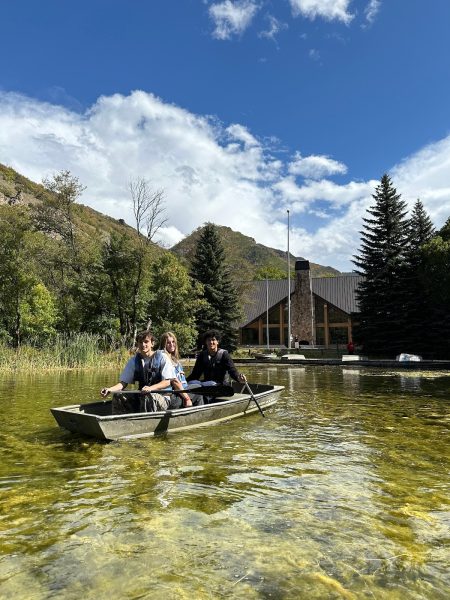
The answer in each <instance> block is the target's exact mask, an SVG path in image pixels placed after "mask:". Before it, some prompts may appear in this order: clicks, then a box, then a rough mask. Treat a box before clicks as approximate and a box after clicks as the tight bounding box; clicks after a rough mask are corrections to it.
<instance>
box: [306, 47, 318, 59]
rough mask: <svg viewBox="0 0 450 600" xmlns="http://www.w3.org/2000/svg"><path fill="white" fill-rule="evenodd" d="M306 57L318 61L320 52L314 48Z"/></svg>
mask: <svg viewBox="0 0 450 600" xmlns="http://www.w3.org/2000/svg"><path fill="white" fill-rule="evenodd" d="M308 55H309V58H311V59H312V60H315V61H319V60H320V52H319V51H318V50H317V49H316V48H311V50H310V51H309V52H308Z"/></svg>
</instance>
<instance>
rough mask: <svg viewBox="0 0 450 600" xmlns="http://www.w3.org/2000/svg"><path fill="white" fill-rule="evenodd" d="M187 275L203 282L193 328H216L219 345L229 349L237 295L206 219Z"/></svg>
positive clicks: (215, 234)
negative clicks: (201, 303) (195, 323)
mask: <svg viewBox="0 0 450 600" xmlns="http://www.w3.org/2000/svg"><path fill="white" fill-rule="evenodd" d="M191 277H192V278H193V279H195V280H197V281H198V282H199V283H201V284H202V285H203V298H204V300H205V301H206V302H205V303H204V304H203V305H202V307H201V308H200V309H199V311H198V312H197V318H196V322H197V329H198V331H199V333H200V334H201V333H203V332H204V331H206V330H208V329H218V330H219V331H220V332H221V334H222V346H223V347H225V348H227V349H228V350H230V351H232V350H234V349H235V348H236V346H237V321H238V319H239V316H240V311H239V306H238V295H237V292H236V288H235V287H234V285H233V284H232V281H231V276H230V270H229V267H228V266H227V265H226V262H225V251H224V248H223V245H222V242H221V240H220V237H219V234H218V231H217V228H216V227H215V226H214V225H213V224H212V223H207V224H206V225H205V227H204V228H203V231H202V233H201V235H200V237H199V239H198V242H197V247H196V250H195V255H194V259H193V261H192V269H191Z"/></svg>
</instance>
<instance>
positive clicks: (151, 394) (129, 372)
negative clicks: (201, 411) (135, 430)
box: [100, 330, 187, 414]
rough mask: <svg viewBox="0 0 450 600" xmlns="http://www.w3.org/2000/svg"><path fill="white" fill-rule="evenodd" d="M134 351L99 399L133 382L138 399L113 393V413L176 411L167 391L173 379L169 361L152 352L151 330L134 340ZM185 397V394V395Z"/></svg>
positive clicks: (175, 402)
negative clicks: (138, 395) (170, 409)
mask: <svg viewBox="0 0 450 600" xmlns="http://www.w3.org/2000/svg"><path fill="white" fill-rule="evenodd" d="M136 341H137V346H138V350H137V352H136V354H135V356H133V357H132V358H130V359H129V361H128V362H127V363H126V365H125V367H124V369H123V371H122V373H121V374H120V377H119V382H118V383H116V384H115V385H113V386H111V387H105V388H102V390H101V392H100V393H101V395H102V396H108V394H110V393H114V392H121V391H122V390H124V389H125V388H126V387H127V386H128V385H129V384H130V383H135V382H137V383H138V385H139V389H140V390H141V391H142V392H148V393H146V394H144V395H141V396H140V397H135V396H129V397H127V396H125V395H122V396H121V395H120V394H116V395H115V396H114V398H113V407H112V409H113V414H119V413H126V412H140V411H141V412H153V411H159V410H167V409H168V408H179V406H180V399H179V397H178V394H171V393H170V392H169V391H167V388H169V387H170V385H171V383H170V382H171V381H172V380H175V379H176V373H175V369H174V366H173V364H172V362H171V361H170V360H169V359H168V356H167V354H166V353H165V352H163V351H162V350H157V351H156V352H155V351H154V350H153V346H154V344H155V338H154V336H153V334H152V332H151V331H149V330H145V331H141V332H140V333H138V335H137V337H136ZM186 396H187V394H186Z"/></svg>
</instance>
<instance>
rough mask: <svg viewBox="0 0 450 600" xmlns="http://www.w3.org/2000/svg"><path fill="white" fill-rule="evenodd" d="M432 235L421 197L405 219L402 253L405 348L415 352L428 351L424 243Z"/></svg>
mask: <svg viewBox="0 0 450 600" xmlns="http://www.w3.org/2000/svg"><path fill="white" fill-rule="evenodd" d="M433 235H434V227H433V223H432V222H431V219H430V217H429V216H428V214H427V212H426V211H425V209H424V206H423V204H422V202H421V201H420V200H417V201H416V203H415V205H414V208H413V211H412V213H411V218H410V219H409V222H408V243H407V247H406V253H405V264H404V277H403V293H404V301H405V309H404V311H405V312H404V315H405V327H404V333H403V338H404V340H405V345H407V348H406V346H405V350H406V351H408V352H413V353H417V354H424V353H427V352H428V350H429V347H430V335H431V331H432V324H431V314H432V312H433V303H432V300H431V296H430V287H429V285H428V282H427V280H426V278H425V277H424V275H425V274H424V268H425V266H424V254H423V246H424V244H426V243H427V242H429V241H430V240H431V238H432V237H433Z"/></svg>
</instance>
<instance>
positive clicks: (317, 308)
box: [314, 296, 325, 323]
mask: <svg viewBox="0 0 450 600" xmlns="http://www.w3.org/2000/svg"><path fill="white" fill-rule="evenodd" d="M324 306H325V302H324V301H323V300H322V298H319V297H318V296H314V318H315V320H316V323H323V320H324V316H323V315H324V313H323V310H324Z"/></svg>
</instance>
